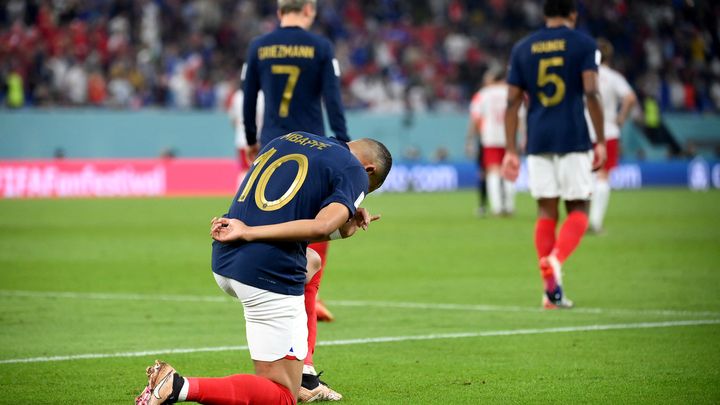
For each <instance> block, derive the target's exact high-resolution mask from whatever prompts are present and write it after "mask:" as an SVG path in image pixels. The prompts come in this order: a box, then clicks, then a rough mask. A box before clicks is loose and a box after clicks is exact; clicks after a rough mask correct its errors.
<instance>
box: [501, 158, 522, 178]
mask: <svg viewBox="0 0 720 405" xmlns="http://www.w3.org/2000/svg"><path fill="white" fill-rule="evenodd" d="M500 172H501V173H502V176H503V177H504V178H505V179H506V180H509V181H515V180H517V178H518V176H519V175H520V157H518V155H517V153H513V152H505V157H503V161H502V166H501V167H500Z"/></svg>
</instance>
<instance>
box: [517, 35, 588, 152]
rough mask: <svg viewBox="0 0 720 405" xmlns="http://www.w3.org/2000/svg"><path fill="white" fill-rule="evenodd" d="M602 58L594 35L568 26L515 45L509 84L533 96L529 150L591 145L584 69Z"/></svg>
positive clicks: (574, 149) (566, 149)
mask: <svg viewBox="0 0 720 405" xmlns="http://www.w3.org/2000/svg"><path fill="white" fill-rule="evenodd" d="M599 63H600V54H599V52H598V50H597V44H596V43H595V40H594V39H592V38H591V37H589V36H588V35H586V34H583V33H581V32H579V31H575V30H572V29H570V28H567V27H564V26H563V27H558V28H543V29H541V30H539V31H537V32H535V33H533V34H531V35H529V36H528V37H526V38H524V39H523V40H521V41H520V42H518V43H517V44H516V45H515V47H514V48H513V50H512V55H511V57H510V71H509V72H508V83H509V84H511V85H514V86H517V87H520V88H521V89H523V90H525V92H526V93H527V94H528V96H529V102H530V104H529V107H528V113H527V133H528V135H527V136H528V139H527V152H528V153H529V154H541V153H560V154H563V153H569V152H581V151H587V150H589V149H591V148H592V144H591V142H590V135H589V132H588V128H587V123H586V121H585V113H584V111H585V100H584V89H583V81H582V73H583V72H584V71H587V70H594V71H597V69H598V64H599Z"/></svg>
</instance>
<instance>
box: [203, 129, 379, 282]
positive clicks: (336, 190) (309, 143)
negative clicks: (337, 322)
mask: <svg viewBox="0 0 720 405" xmlns="http://www.w3.org/2000/svg"><path fill="white" fill-rule="evenodd" d="M368 186H369V184H368V175H367V173H366V172H365V169H364V167H363V166H362V164H360V162H359V161H358V160H357V159H356V158H355V156H353V155H352V153H350V150H349V149H348V147H347V145H346V144H345V143H344V142H340V141H338V140H336V139H333V138H325V137H322V136H317V135H313V134H309V133H306V132H293V133H290V134H287V135H285V136H282V137H279V138H276V139H274V140H273V141H270V142H269V143H268V144H267V145H265V147H264V148H263V149H262V150H261V151H260V154H259V155H258V157H257V159H255V162H254V163H253V166H252V167H251V168H250V171H249V172H248V174H247V175H246V176H245V179H244V180H243V182H242V184H241V185H240V188H239V189H238V193H237V195H235V199H234V200H233V203H232V205H230V209H229V211H228V213H227V214H225V217H227V218H237V219H239V220H241V221H243V222H244V223H246V224H248V225H251V226H257V225H271V224H277V223H281V222H288V221H293V220H298V219H312V218H315V217H316V216H317V214H318V213H319V212H320V210H321V209H322V208H324V207H325V206H327V205H329V204H331V203H334V202H335V203H340V204H343V205H345V206H346V207H347V209H348V218H350V217H351V216H352V215H354V214H355V210H356V209H357V207H358V205H360V202H362V200H363V198H364V197H365V195H366V194H367V192H368ZM307 245H308V241H303V242H236V243H220V242H217V241H215V242H213V249H212V269H213V271H214V272H215V273H217V274H220V275H222V276H225V277H229V278H232V279H234V280H237V281H240V282H241V283H243V284H247V285H251V286H253V287H257V288H261V289H263V290H268V291H272V292H276V293H279V294H285V295H302V294H303V292H304V285H305V273H306V270H305V267H306V265H307V259H306V258H305V249H306V248H307Z"/></svg>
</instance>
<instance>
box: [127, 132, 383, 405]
mask: <svg viewBox="0 0 720 405" xmlns="http://www.w3.org/2000/svg"><path fill="white" fill-rule="evenodd" d="M391 165H392V157H391V156H390V153H389V152H388V150H387V149H386V148H385V146H384V145H382V144H381V143H379V142H377V141H374V140H371V139H360V140H357V141H353V142H350V143H347V144H345V143H343V142H338V141H335V140H333V139H331V138H325V137H320V136H316V135H312V134H308V133H304V132H296V133H291V134H288V135H285V136H282V137H280V138H277V139H275V140H273V141H271V142H269V143H268V144H267V145H266V146H265V147H264V148H263V150H261V151H260V154H259V155H258V157H257V159H256V160H255V162H254V164H253V167H252V168H251V170H250V172H249V173H248V174H247V176H246V177H245V180H244V181H243V183H242V184H241V185H240V188H239V190H238V192H237V194H236V196H235V199H234V200H233V203H232V204H231V206H230V209H229V212H228V213H227V214H226V215H225V216H224V217H223V218H220V219H217V218H214V219H213V221H212V225H211V235H212V237H213V239H215V242H213V254H212V269H213V273H214V276H215V280H216V282H217V283H218V285H219V286H220V288H221V289H223V291H225V292H227V293H228V294H230V295H231V296H234V297H237V298H238V299H239V300H240V301H241V302H242V304H243V308H244V312H245V323H246V334H247V340H248V348H249V350H250V356H251V358H252V359H253V363H254V366H255V375H249V374H236V375H231V376H228V377H223V378H184V377H181V376H180V374H178V373H177V372H176V371H175V369H174V368H173V367H172V366H170V365H169V364H167V363H164V362H162V361H156V362H155V364H154V365H152V366H150V367H148V369H147V374H148V385H147V387H146V388H145V390H144V391H143V393H142V394H141V395H140V396H139V397H138V398H137V399H136V404H150V405H155V404H166V403H174V402H180V401H194V402H199V403H202V404H294V403H296V401H297V398H296V397H297V395H298V392H299V389H300V383H301V377H302V369H303V362H302V360H303V359H304V358H305V356H306V355H307V350H308V346H307V324H306V314H305V306H304V302H303V301H304V299H303V290H304V284H305V281H306V280H307V279H308V277H312V272H313V271H317V269H319V266H320V264H319V258H318V257H317V256H316V254H315V253H314V252H313V251H312V250H307V244H308V242H309V241H316V240H328V239H331V238H333V239H334V238H338V237H343V238H346V237H350V236H352V235H353V234H354V233H355V232H356V231H357V229H358V228H363V229H367V227H368V225H369V224H370V222H371V221H373V220H375V219H378V218H379V217H372V216H371V215H370V214H369V213H368V212H367V211H366V210H364V209H362V208H359V205H360V203H361V202H362V200H363V199H364V197H365V195H366V193H369V192H372V191H374V190H376V189H377V188H378V187H380V186H381V185H382V183H383V181H384V180H385V178H386V177H387V174H388V172H389V171H390V167H391ZM307 269H309V270H310V273H307Z"/></svg>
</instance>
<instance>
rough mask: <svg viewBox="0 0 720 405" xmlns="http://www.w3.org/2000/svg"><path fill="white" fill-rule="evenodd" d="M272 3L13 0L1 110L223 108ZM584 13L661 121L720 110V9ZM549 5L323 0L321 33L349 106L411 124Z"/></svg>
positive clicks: (1, 12) (662, 6) (644, 150)
mask: <svg viewBox="0 0 720 405" xmlns="http://www.w3.org/2000/svg"><path fill="white" fill-rule="evenodd" d="M274 4H275V2H271V1H261V0H218V1H210V0H193V1H175V0H143V1H131V0H96V1H79V0H63V1H58V0H9V1H6V2H3V3H2V5H0V101H1V102H2V105H3V106H5V108H9V109H13V108H20V107H26V108H27V107H52V106H73V107H77V106H89V107H108V108H113V109H138V108H144V107H154V108H167V109H198V110H209V109H224V107H225V106H226V105H227V102H228V99H229V97H230V95H231V94H232V92H233V89H235V88H236V86H237V85H238V72H239V70H240V67H241V66H242V63H243V61H244V57H245V52H246V49H247V46H248V43H249V41H250V40H251V39H252V38H253V37H255V36H256V35H259V34H261V33H264V32H267V31H269V30H270V29H272V27H273V26H274V24H275V22H276V17H275V8H274V7H275V6H274ZM579 4H580V14H581V17H580V22H581V26H580V27H579V29H582V30H585V31H587V32H589V33H591V34H592V35H594V36H604V37H606V38H608V39H609V40H610V41H611V42H612V43H613V45H614V46H615V49H616V55H615V58H614V59H615V60H614V66H615V67H616V68H617V69H618V70H620V71H621V72H623V74H625V75H626V76H627V77H628V79H629V80H630V82H631V84H632V85H633V87H634V89H635V90H636V92H637V93H638V94H639V95H640V96H641V97H646V96H647V97H651V98H652V99H654V100H655V101H656V102H657V104H658V106H659V108H660V110H661V111H662V112H663V113H665V112H692V113H696V114H697V113H701V114H706V113H717V112H719V111H720V39H719V38H718V32H719V31H718V21H719V20H720V3H717V2H713V1H708V0H698V1H694V2H685V1H670V0H668V1H663V2H657V1H645V0H639V1H632V2H631V1H628V0H614V1H612V2H610V3H607V2H591V1H580V2H579ZM541 7H542V1H540V0H520V1H507V0H485V1H481V0H464V1H462V0H422V1H401V0H369V1H360V0H326V1H320V2H319V13H318V19H317V22H316V24H315V29H316V30H317V31H318V32H320V33H322V34H323V35H326V36H328V37H329V38H331V39H332V40H333V42H334V44H335V48H336V54H337V57H338V59H339V61H340V64H341V67H342V71H343V76H342V80H343V82H342V85H343V88H342V91H343V101H344V104H345V105H346V107H347V108H348V109H363V110H368V111H382V112H385V113H397V114H404V115H405V116H406V117H407V118H406V119H408V120H411V119H412V116H413V114H416V113H423V112H427V111H429V112H448V111H455V112H457V111H463V110H464V109H466V108H467V103H468V101H469V98H470V96H471V95H472V93H473V91H474V90H475V89H476V86H477V84H478V82H479V80H480V78H481V77H482V74H483V72H484V70H485V69H486V67H487V66H489V65H490V64H493V63H497V62H498V61H500V62H501V63H504V62H505V61H506V60H507V56H508V54H509V51H510V48H511V45H512V44H513V43H514V41H516V40H517V39H519V38H520V37H522V36H523V35H525V34H526V33H527V32H529V31H530V30H531V29H533V28H535V27H537V26H539V25H540V24H541V23H542V9H541ZM628 38H629V40H628ZM671 121H672V120H671ZM686 121H693V120H692V119H688V120H685V121H683V123H684V122H686ZM699 125H701V126H703V125H704V127H710V126H709V125H707V124H699ZM668 128H669V129H670V131H671V133H672V135H673V136H674V137H676V138H677V140H676V141H677V142H678V143H679V144H680V146H681V147H682V148H684V149H690V151H691V152H692V150H693V149H694V148H699V149H700V150H701V152H703V153H713V152H712V151H714V150H715V149H717V139H718V138H720V134H718V133H717V131H711V133H709V134H707V133H705V132H702V133H701V132H697V131H688V130H686V127H685V126H684V124H682V125H680V124H672V122H669V124H668ZM716 128H717V127H716ZM630 132H631V134H632V135H631V136H639V137H642V136H643V135H641V134H642V132H641V131H639V130H638V129H637V128H635V130H634V131H630ZM686 132H687V134H686ZM633 142H635V144H636V145H638V147H639V148H640V150H639V151H633V152H632V153H633V154H632V155H630V156H631V157H636V156H640V155H643V154H644V155H645V156H648V155H649V156H664V155H666V152H665V148H664V147H662V146H660V147H658V146H657V145H653V144H651V143H650V142H649V140H648V139H642V138H641V139H637V140H631V142H630V143H631V144H633Z"/></svg>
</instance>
